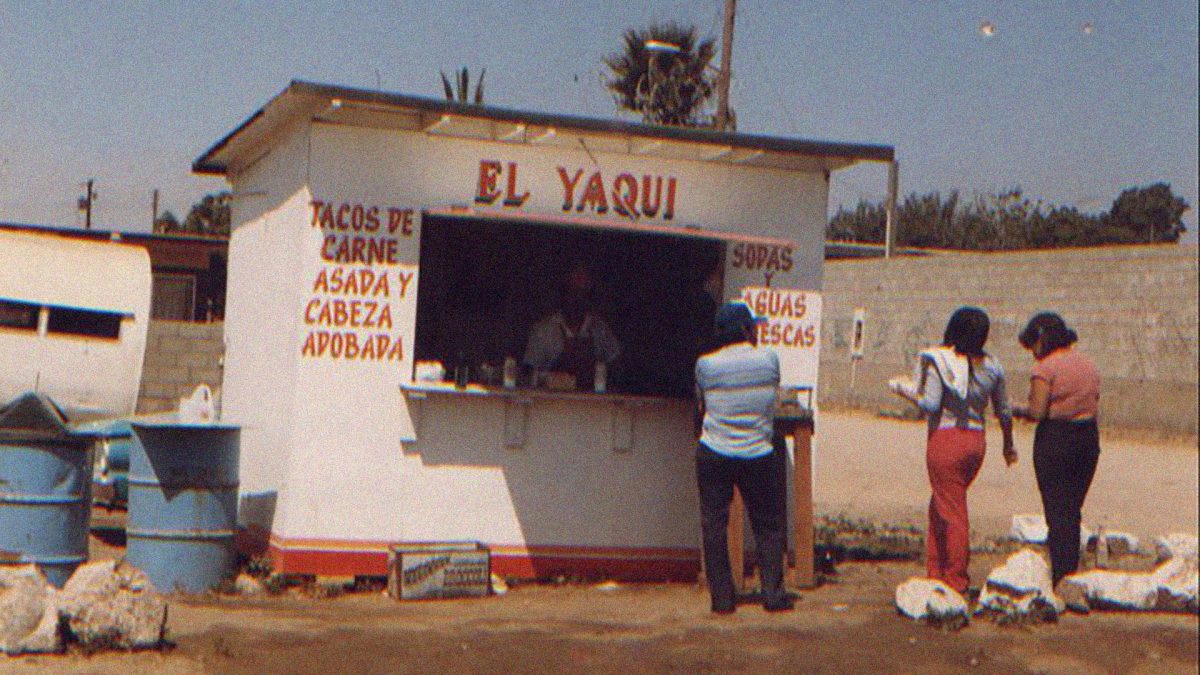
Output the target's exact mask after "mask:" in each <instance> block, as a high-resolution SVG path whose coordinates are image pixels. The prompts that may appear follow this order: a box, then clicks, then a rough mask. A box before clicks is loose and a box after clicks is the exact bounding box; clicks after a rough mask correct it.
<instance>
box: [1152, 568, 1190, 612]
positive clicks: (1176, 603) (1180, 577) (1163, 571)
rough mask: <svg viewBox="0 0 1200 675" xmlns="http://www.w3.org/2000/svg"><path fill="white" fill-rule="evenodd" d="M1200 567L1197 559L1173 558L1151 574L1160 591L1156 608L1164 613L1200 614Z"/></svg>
mask: <svg viewBox="0 0 1200 675" xmlns="http://www.w3.org/2000/svg"><path fill="white" fill-rule="evenodd" d="M1198 570H1200V567H1198V566H1197V564H1196V559H1195V558H1191V559H1187V558H1182V557H1180V558H1171V559H1170V560H1168V561H1166V562H1164V563H1163V564H1161V565H1159V566H1158V568H1157V569H1155V570H1154V572H1153V573H1151V576H1152V577H1153V578H1154V583H1155V585H1156V587H1157V590H1158V598H1157V600H1156V601H1155V603H1154V608H1155V609H1157V610H1159V611H1164V612H1191V613H1193V614H1196V613H1200V601H1198V599H1197V586H1200V571H1198Z"/></svg>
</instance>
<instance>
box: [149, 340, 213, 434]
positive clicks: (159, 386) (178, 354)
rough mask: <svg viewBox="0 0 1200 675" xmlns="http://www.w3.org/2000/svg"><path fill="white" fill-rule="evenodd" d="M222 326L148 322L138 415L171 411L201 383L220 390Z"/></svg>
mask: <svg viewBox="0 0 1200 675" xmlns="http://www.w3.org/2000/svg"><path fill="white" fill-rule="evenodd" d="M224 336H225V324H224V323H188V322H184V321H151V322H150V328H149V332H148V334H147V337H146V359H145V361H144V363H143V364H142V385H141V390H140V391H139V392H138V404H137V412H138V413H139V414H145V413H155V412H163V411H167V410H174V409H176V408H177V407H178V406H179V399H180V397H182V396H187V395H190V394H191V393H192V391H194V390H195V388H196V387H197V386H198V385H200V384H201V383H204V384H207V385H208V386H210V387H212V388H213V391H214V393H216V392H217V390H218V389H219V388H220V386H221V376H222V368H223V364H224V356H225V342H224Z"/></svg>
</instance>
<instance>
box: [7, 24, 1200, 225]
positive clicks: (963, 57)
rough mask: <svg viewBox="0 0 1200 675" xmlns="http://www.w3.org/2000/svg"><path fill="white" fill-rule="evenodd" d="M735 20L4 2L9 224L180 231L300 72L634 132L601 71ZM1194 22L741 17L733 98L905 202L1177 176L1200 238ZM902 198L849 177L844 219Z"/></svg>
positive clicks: (838, 178) (1044, 192)
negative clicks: (468, 78) (240, 140)
mask: <svg viewBox="0 0 1200 675" xmlns="http://www.w3.org/2000/svg"><path fill="white" fill-rule="evenodd" d="M721 4H722V3H721V0H692V1H691V2H667V1H656V0H645V1H642V0H609V1H608V2H594V1H585V0H559V1H545V2H543V1H541V0H531V1H528V2H516V1H512V0H510V1H507V2H505V1H503V0H496V1H494V2H477V1H476V2H471V1H464V0H441V1H439V2H412V1H409V2H326V1H306V2H295V1H274V0H272V1H265V0H264V1H249V0H247V1H243V2H232V1H230V2H204V1H199V0H197V1H169V0H164V1H148V2H132V1H131V2H57V1H51V2H41V1H39V0H0V221H13V222H25V223H36V224H48V225H76V224H81V223H82V217H81V215H80V214H79V213H78V212H77V210H76V204H75V200H76V199H77V198H78V196H79V195H80V194H81V190H82V188H81V183H82V182H83V181H84V180H86V179H87V178H88V177H95V179H96V189H97V192H98V194H99V196H98V198H97V200H96V207H95V211H94V221H95V222H94V226H96V227H99V228H102V229H118V230H146V229H148V228H149V220H150V199H151V198H150V194H151V190H152V189H154V188H158V189H159V190H160V191H161V194H162V197H161V206H162V208H164V209H170V210H171V211H173V212H174V213H175V214H176V215H177V216H178V217H180V218H182V217H183V215H184V214H185V213H186V212H187V209H188V207H189V206H190V205H191V204H192V203H193V202H194V201H196V200H197V199H198V198H199V197H200V196H202V195H203V194H204V193H205V192H209V191H215V190H218V189H221V188H222V187H223V186H224V184H223V182H222V181H221V180H219V179H214V178H205V177H199V176H193V175H191V173H190V169H189V167H190V165H191V162H192V160H193V159H195V158H196V157H197V156H198V155H199V154H200V153H201V152H202V151H203V150H205V149H206V148H208V147H209V146H210V145H211V144H212V143H213V142H215V141H216V140H217V139H218V138H220V137H221V136H223V135H224V134H225V133H227V132H228V131H230V130H231V129H232V128H233V127H234V126H235V125H237V124H238V123H240V122H241V121H242V120H243V119H245V117H246V116H247V115H249V114H250V113H251V112H253V111H254V110H256V109H257V108H259V107H260V106H261V105H263V104H264V103H265V102H266V101H267V100H268V99H269V98H270V97H272V96H274V95H275V94H276V93H278V92H279V91H280V90H281V89H282V88H283V87H284V86H285V85H286V84H287V83H288V81H290V80H292V79H306V80H313V81H319V82H328V83H333V84H343V85H351V86H359V87H375V86H376V84H377V82H378V83H379V84H380V85H381V86H382V88H383V89H385V90H389V91H397V92H403V93H409V94H423V95H429V96H441V84H440V82H439V79H438V75H437V73H438V70H439V69H445V70H447V71H449V70H451V69H453V68H455V67H459V66H463V65H466V66H470V67H471V70H472V72H477V71H478V69H479V67H480V66H487V69H488V72H487V80H486V95H487V100H488V102H489V103H491V104H494V105H499V106H504V107H513V108H520V109H528V110H537V111H546V112H553V113H567V114H581V115H587V116H595V117H612V116H617V115H618V113H617V111H616V109H615V106H614V104H613V103H612V99H611V97H610V96H609V95H608V94H607V93H606V92H605V90H604V89H603V87H602V86H601V84H600V77H601V74H602V72H603V69H602V66H601V59H602V58H603V57H604V56H606V55H607V54H609V53H611V52H613V51H615V50H616V49H618V47H619V45H620V35H621V32H622V30H623V29H625V28H627V27H633V26H637V27H641V26H645V25H647V24H648V23H650V22H651V21H656V20H679V21H682V22H686V23H692V24H695V25H696V26H697V27H698V28H699V29H700V31H701V32H702V33H705V34H708V35H711V36H712V37H715V38H716V37H719V35H720V22H721ZM984 21H990V22H991V23H992V24H994V25H995V27H996V30H995V34H994V35H992V36H991V37H985V36H984V35H982V34H981V32H980V25H981V23H983V22H984ZM1087 22H1090V23H1091V24H1092V26H1093V27H1094V28H1093V30H1092V32H1091V34H1086V33H1085V32H1084V30H1083V29H1082V26H1083V24H1084V23H1087ZM1197 25H1198V18H1197V8H1196V3H1195V2H1194V0H1180V1H1170V2H1168V1H1161V2H1154V1H1141V0H1139V1H1136V2H1134V1H1124V2H1107V1H1101V2H1066V1H1062V2H1060V1H1055V2H1044V1H1032V0H1031V1H1024V0H1022V1H1016V2H1005V3H994V2H966V1H963V2H924V1H918V0H911V1H907V2H904V1H894V2H865V1H862V2H854V1H851V2H833V1H829V2H802V1H800V0H792V1H787V0H775V1H771V0H741V2H739V3H738V16H737V33H736V37H735V39H734V54H733V70H734V84H733V95H732V102H733V106H734V107H735V109H736V110H737V113H738V124H739V130H741V131H745V132H751V133H764V134H773V135H784V136H795V137H802V138H813V139H820V140H839V141H853V142H867V143H886V144H890V145H894V146H895V147H896V153H897V157H898V159H899V160H900V163H901V190H902V192H905V193H908V192H914V191H915V192H927V191H932V190H941V191H943V192H946V191H949V190H952V189H958V190H960V191H961V192H964V193H967V194H971V193H975V192H980V193H990V192H994V191H999V190H1004V189H1007V188H1010V187H1013V186H1020V187H1022V188H1023V189H1024V190H1025V192H1026V193H1028V194H1030V195H1032V196H1035V197H1040V198H1042V199H1044V200H1046V201H1048V202H1051V203H1054V204H1073V205H1076V206H1079V207H1080V208H1081V209H1083V210H1085V211H1099V210H1104V209H1107V208H1108V207H1109V205H1110V204H1111V202H1112V200H1113V199H1114V198H1116V196H1117V194H1118V193H1119V192H1120V191H1121V190H1122V189H1123V188H1126V187H1131V186H1136V185H1146V184H1149V183H1152V182H1156V181H1167V182H1169V183H1171V185H1172V187H1173V189H1174V190H1175V192H1176V194H1179V195H1181V196H1183V197H1184V198H1185V199H1186V200H1187V201H1188V202H1189V203H1190V204H1191V205H1192V206H1193V210H1192V211H1190V212H1189V213H1188V214H1187V215H1186V216H1185V222H1186V223H1187V225H1188V229H1189V230H1190V232H1189V233H1188V236H1187V239H1188V240H1189V241H1195V239H1196V211H1195V208H1196V207H1197V204H1198V202H1200V199H1198V197H1197V144H1198V143H1197V124H1198V122H1197V100H1198V98H1197V97H1198V94H1197V45H1198V40H1197ZM884 183H885V175H884V172H883V171H882V170H881V169H880V168H878V167H865V168H861V169H852V170H849V171H844V172H840V173H838V174H835V176H834V187H833V193H832V195H831V200H832V204H831V209H836V207H837V205H838V204H839V203H844V204H847V205H852V204H853V203H854V202H855V201H857V200H858V199H859V198H860V197H863V198H869V199H879V198H881V197H882V194H883V191H884Z"/></svg>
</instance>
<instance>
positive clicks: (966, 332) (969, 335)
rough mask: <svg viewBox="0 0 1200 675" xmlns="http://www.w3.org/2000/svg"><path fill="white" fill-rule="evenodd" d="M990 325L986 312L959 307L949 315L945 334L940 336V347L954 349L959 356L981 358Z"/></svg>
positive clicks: (976, 308)
mask: <svg viewBox="0 0 1200 675" xmlns="http://www.w3.org/2000/svg"><path fill="white" fill-rule="evenodd" d="M991 325H992V323H991V321H990V320H988V315H987V312H984V311H983V310H982V309H979V308H978V307H959V308H958V309H957V310H955V311H954V314H951V315H950V321H949V322H948V323H947V324H946V332H945V333H944V334H943V335H942V345H943V346H945V347H954V350H955V351H957V352H958V353H959V354H966V355H967V356H983V355H984V354H985V352H984V351H983V345H984V343H986V342H987V339H988V330H989V329H990V328H991Z"/></svg>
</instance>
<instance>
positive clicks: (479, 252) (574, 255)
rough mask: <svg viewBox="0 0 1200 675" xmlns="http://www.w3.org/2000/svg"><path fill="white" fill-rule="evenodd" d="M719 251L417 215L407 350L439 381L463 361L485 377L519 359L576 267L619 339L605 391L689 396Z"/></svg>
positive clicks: (704, 244) (600, 232)
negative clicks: (431, 366)
mask: <svg viewBox="0 0 1200 675" xmlns="http://www.w3.org/2000/svg"><path fill="white" fill-rule="evenodd" d="M724 249H725V244H724V242H722V241H719V240H713V239H703V238H695V237H679V236H670V235H661V234H648V233H636V232H627V231H617V230H610V229H603V228H584V227H568V226H558V225H551V224H541V223H530V222H521V221H496V220H490V219H489V220H482V219H481V220H473V219H470V218H455V217H451V218H442V217H436V216H427V217H426V218H425V219H424V221H423V223H422V228H421V262H420V265H421V267H420V270H421V273H420V274H421V279H420V292H419V295H418V300H417V327H416V336H415V338H416V339H415V343H416V344H415V352H416V354H415V357H416V359H417V360H434V361H441V362H442V363H443V364H444V365H445V367H446V370H447V376H448V377H449V376H450V373H453V371H454V369H455V367H456V366H457V365H458V363H459V362H460V361H465V362H466V363H467V364H469V370H470V373H471V378H470V379H471V380H472V381H474V382H480V383H484V384H497V382H496V381H495V380H497V379H498V377H499V375H498V374H499V373H500V372H501V364H502V363H503V362H504V359H505V357H513V358H514V359H515V360H516V361H517V362H518V364H520V363H521V362H522V357H523V355H524V354H525V351H526V345H527V341H528V338H529V334H530V330H531V328H532V327H533V325H534V324H535V323H536V322H537V321H538V320H539V319H541V318H543V317H545V316H546V315H548V314H550V313H552V312H553V311H555V310H556V309H557V308H558V307H559V303H560V301H561V300H562V296H563V295H564V292H565V288H566V286H567V283H566V281H567V278H568V276H569V275H570V273H571V270H572V269H573V268H575V267H578V266H579V265H583V266H584V267H585V268H586V270H587V272H588V274H589V275H590V277H591V282H592V291H591V294H590V301H591V302H590V305H591V310H592V311H594V312H595V313H596V314H598V315H599V316H601V317H602V318H603V319H604V320H605V322H606V323H607V324H608V325H609V327H610V328H611V329H612V332H613V334H614V335H615V336H616V338H617V339H618V341H619V342H620V344H621V354H620V356H619V357H618V358H617V360H616V361H614V362H613V364H612V365H611V366H610V368H609V370H608V376H607V380H608V391H610V392H613V393H629V394H642V395H653V396H676V397H686V396H690V395H691V394H692V390H693V384H692V378H693V372H694V366H695V359H696V356H697V355H698V354H699V351H700V349H701V346H702V345H703V344H704V341H705V339H706V338H707V337H708V336H709V335H710V331H711V326H712V317H713V312H715V309H716V306H717V302H718V300H717V298H719V297H720V290H719V289H718V291H717V296H716V298H714V297H712V295H710V292H711V286H710V291H709V292H706V290H705V286H706V284H705V280H706V278H708V277H709V275H710V274H711V273H713V271H714V270H719V269H720V263H721V261H722V259H723V255H724ZM584 388H586V387H584Z"/></svg>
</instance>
